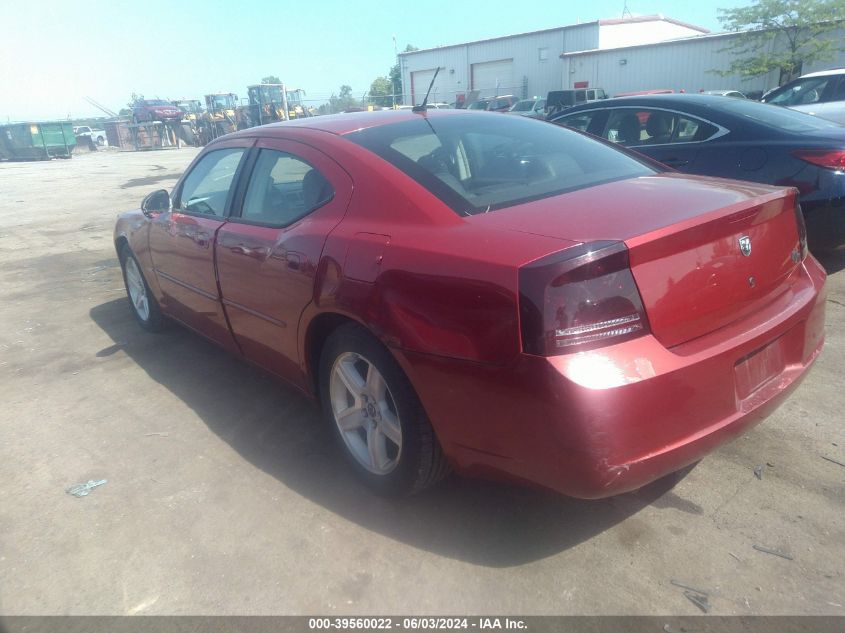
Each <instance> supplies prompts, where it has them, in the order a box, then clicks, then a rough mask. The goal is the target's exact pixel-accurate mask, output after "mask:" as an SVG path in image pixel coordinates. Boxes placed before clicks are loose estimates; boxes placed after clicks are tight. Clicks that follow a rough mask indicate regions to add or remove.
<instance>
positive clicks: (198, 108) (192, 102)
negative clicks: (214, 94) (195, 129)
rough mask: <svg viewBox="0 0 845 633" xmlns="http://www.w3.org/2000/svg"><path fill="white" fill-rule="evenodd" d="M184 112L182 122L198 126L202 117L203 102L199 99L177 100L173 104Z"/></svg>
mask: <svg viewBox="0 0 845 633" xmlns="http://www.w3.org/2000/svg"><path fill="white" fill-rule="evenodd" d="M173 105H175V106H176V107H177V108H179V109H180V110H181V111H182V120H183V121H189V122H190V123H191V125H196V124H197V121H198V120H199V118H200V117H201V116H202V102H201V101H200V100H199V99H177V100H176V101H174V102H173Z"/></svg>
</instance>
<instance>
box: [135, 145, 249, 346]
mask: <svg viewBox="0 0 845 633" xmlns="http://www.w3.org/2000/svg"><path fill="white" fill-rule="evenodd" d="M253 142H254V141H253V140H252V139H241V140H237V141H229V142H226V143H220V144H216V145H215V146H214V149H213V150H212V151H209V152H206V153H204V154H203V155H202V156H201V157H200V158H199V160H197V161H196V162H195V163H194V164H193V165H192V166H191V167H190V168H189V170H188V172H187V173H186V174H185V175H184V176H183V178H182V180H181V181H180V182H179V184H178V185H177V187H176V190H175V192H174V197H173V209H172V210H171V211H170V212H168V213H162V214H160V215H158V216H157V217H156V218H154V219H153V221H152V222H151V223H150V255H151V257H152V261H153V268H154V270H155V274H156V278H157V280H158V284H159V287H160V288H161V291H162V293H163V295H164V297H163V307H164V309H165V311H166V312H167V313H169V314H171V315H173V316H174V317H176V318H177V319H179V320H180V321H182V322H183V323H185V324H186V325H188V326H189V327H191V328H193V329H194V330H196V331H198V332H200V333H201V334H203V335H205V336H207V337H209V338H210V339H212V340H214V341H216V342H218V343H219V344H221V345H223V346H224V347H227V348H229V349H232V350H235V349H236V346H235V345H234V341H233V339H232V336H231V334H230V332H229V327H228V325H227V323H226V317H225V314H224V312H223V306H222V303H221V301H220V293H219V291H218V287H217V278H216V276H215V271H214V238H215V235H216V234H217V231H218V230H220V227H222V226H223V225H224V224H225V223H226V215H227V213H228V209H229V205H230V204H231V200H232V197H233V193H234V186H235V183H236V182H237V178H238V174H239V171H240V169H241V166H242V165H243V164H244V159H245V156H246V154H247V151H248V149H249V146H250V145H251V144H252V143H253Z"/></svg>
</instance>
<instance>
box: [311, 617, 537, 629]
mask: <svg viewBox="0 0 845 633" xmlns="http://www.w3.org/2000/svg"><path fill="white" fill-rule="evenodd" d="M308 628H309V629H310V630H341V631H345V630H349V631H353V630H361V629H364V630H376V629H379V630H390V629H397V630H412V631H415V630H429V631H438V630H454V629H458V630H461V629H463V630H471V629H478V630H502V629H507V630H526V629H527V628H528V627H527V625H526V624H525V621H523V620H520V619H515V618H496V617H493V618H484V617H477V618H461V617H457V618H446V617H408V618H401V619H399V618H392V617H357V618H356V617H341V618H309V619H308Z"/></svg>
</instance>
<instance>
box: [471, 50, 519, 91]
mask: <svg viewBox="0 0 845 633" xmlns="http://www.w3.org/2000/svg"><path fill="white" fill-rule="evenodd" d="M515 85H516V84H515V82H514V80H513V59H500V60H498V61H495V62H483V63H481V64H473V65H472V89H473V90H480V91H481V96H483V97H492V96H495V95H497V94H500V95H504V94H512V93H514V92H516V88H515V87H514V86H515Z"/></svg>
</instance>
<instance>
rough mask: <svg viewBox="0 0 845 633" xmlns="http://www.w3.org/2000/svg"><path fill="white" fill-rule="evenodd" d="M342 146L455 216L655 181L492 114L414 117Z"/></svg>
mask: <svg viewBox="0 0 845 633" xmlns="http://www.w3.org/2000/svg"><path fill="white" fill-rule="evenodd" d="M346 138H348V139H350V140H352V141H354V142H355V143H358V144H359V145H362V146H363V147H365V148H367V149H368V150H370V151H372V152H374V153H375V154H377V155H378V156H380V157H381V158H383V159H385V160H386V161H388V162H390V163H392V164H393V165H395V166H396V167H398V168H399V169H401V170H402V171H403V172H405V173H406V174H408V175H409V176H410V177H411V178H413V179H414V180H416V181H417V182H418V183H419V184H421V185H422V186H423V187H425V188H426V189H428V190H429V191H431V193H433V194H434V195H435V196H437V197H438V198H440V199H441V200H442V201H443V202H444V203H446V204H447V205H448V206H450V207H451V208H452V209H453V210H454V211H455V212H456V213H459V214H461V215H473V214H475V213H485V212H488V211H493V210H496V209H501V208H504V207H510V206H514V205H517V204H520V203H523V202H529V201H531V200H538V199H540V198H548V197H551V196H555V195H559V194H562V193H566V192H568V191H574V190H576V189H583V188H585V187H591V186H595V185H599V184H603V183H607V182H613V181H616V180H623V179H626V178H634V177H637V176H644V175H650V174H653V173H655V169H654V168H652V167H649V166H647V165H646V164H645V163H643V162H640V161H639V160H637V159H635V158H632V157H631V156H629V155H628V154H626V153H623V152H622V151H620V150H617V149H614V148H613V147H610V146H608V145H605V144H604V143H601V142H599V141H596V140H593V139H591V138H589V137H587V136H585V135H583V134H580V133H578V132H575V131H572V130H568V129H566V128H563V127H559V126H556V125H549V124H547V123H544V122H540V121H535V120H533V119H527V118H524V117H509V116H502V115H500V114H492V113H478V114H469V113H464V114H460V115H452V116H443V117H432V118H428V117H424V116H422V115H420V116H419V117H417V118H415V119H414V120H412V121H404V122H402V123H394V124H389V125H381V126H376V127H372V128H367V129H364V130H359V131H356V132H352V133H350V134H348V135H347V136H346Z"/></svg>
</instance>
